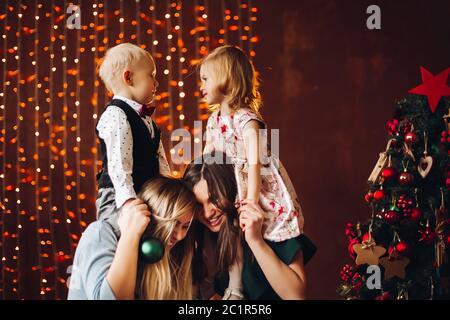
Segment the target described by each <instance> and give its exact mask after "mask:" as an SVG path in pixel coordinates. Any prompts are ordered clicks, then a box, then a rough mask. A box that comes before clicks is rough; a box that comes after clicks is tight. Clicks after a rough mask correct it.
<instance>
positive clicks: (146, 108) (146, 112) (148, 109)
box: [139, 104, 156, 118]
mask: <svg viewBox="0 0 450 320" xmlns="http://www.w3.org/2000/svg"><path fill="white" fill-rule="evenodd" d="M155 109H156V107H152V106H150V105H147V104H143V105H142V107H141V109H140V110H139V115H140V116H141V117H143V118H144V117H147V116H148V117H151V116H152V114H153V112H154V111H155Z"/></svg>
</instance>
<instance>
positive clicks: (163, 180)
mask: <svg viewBox="0 0 450 320" xmlns="http://www.w3.org/2000/svg"><path fill="white" fill-rule="evenodd" d="M138 197H139V198H140V199H142V200H143V201H144V202H145V203H147V205H148V206H149V209H150V212H151V213H152V216H151V222H150V225H149V227H148V228H147V231H146V232H147V234H150V235H152V236H153V237H155V238H158V239H159V240H161V242H162V243H163V245H164V246H165V247H167V243H168V242H169V240H170V238H171V235H172V232H173V231H174V229H175V226H176V223H177V219H178V218H180V217H181V216H183V215H184V214H186V213H188V212H192V213H193V214H194V215H195V214H197V212H198V211H199V210H200V207H199V205H198V203H197V201H196V199H195V195H194V194H193V193H192V191H191V190H190V189H189V188H188V187H187V186H186V185H185V184H184V183H183V181H181V180H179V179H174V178H168V177H157V178H154V179H152V180H150V181H149V182H147V183H146V184H145V185H144V186H143V187H142V191H141V192H140V193H139V195H138ZM193 250H194V241H193V236H192V232H189V231H188V233H187V235H186V237H185V238H184V239H183V240H181V241H179V242H178V243H177V244H176V245H175V246H174V247H173V248H172V249H171V250H170V251H169V250H166V251H165V252H164V256H163V258H162V259H161V260H160V261H159V262H157V263H154V264H148V265H146V266H145V267H144V270H143V275H142V282H141V286H140V288H141V289H140V298H141V299H146V300H169V299H170V300H171V299H174V300H180V299H192V257H193Z"/></svg>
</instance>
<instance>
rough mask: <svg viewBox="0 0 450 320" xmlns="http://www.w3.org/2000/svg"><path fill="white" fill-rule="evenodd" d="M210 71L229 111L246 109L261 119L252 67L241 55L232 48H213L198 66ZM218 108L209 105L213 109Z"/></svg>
mask: <svg viewBox="0 0 450 320" xmlns="http://www.w3.org/2000/svg"><path fill="white" fill-rule="evenodd" d="M202 66H203V67H206V68H207V69H208V70H210V72H211V74H212V76H213V77H214V80H216V82H217V83H218V89H219V92H220V93H221V94H222V95H224V96H225V97H226V98H227V99H228V103H229V105H230V107H231V108H232V109H233V110H237V109H239V108H242V107H247V108H250V109H251V110H252V111H253V112H255V113H256V114H257V115H258V116H261V115H260V113H259V109H260V108H261V105H262V101H261V94H260V92H259V81H258V75H257V73H256V70H255V67H254V66H253V63H252V62H251V61H250V59H249V58H248V57H247V56H246V55H245V53H244V52H243V51H242V50H241V49H240V48H238V47H236V46H231V45H225V46H221V47H218V48H216V49H214V50H213V51H212V52H211V53H210V54H209V55H207V56H206V57H205V58H204V59H203V60H202V61H201V62H200V64H199V67H202ZM217 108H218V106H212V107H211V110H212V111H213V110H216V109H217Z"/></svg>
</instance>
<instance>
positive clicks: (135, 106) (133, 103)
mask: <svg viewBox="0 0 450 320" xmlns="http://www.w3.org/2000/svg"><path fill="white" fill-rule="evenodd" d="M113 99H119V100H122V101H124V102H126V103H128V104H129V105H130V107H132V108H133V109H134V110H135V111H136V112H137V113H139V111H140V110H141V107H142V104H141V103H139V102H137V101H134V100H131V99H128V98H126V97H124V96H121V95H118V94H115V95H114V96H113Z"/></svg>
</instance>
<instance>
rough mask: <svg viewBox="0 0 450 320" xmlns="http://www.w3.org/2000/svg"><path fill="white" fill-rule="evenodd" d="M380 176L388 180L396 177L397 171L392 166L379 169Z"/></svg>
mask: <svg viewBox="0 0 450 320" xmlns="http://www.w3.org/2000/svg"><path fill="white" fill-rule="evenodd" d="M381 176H382V177H383V178H384V180H385V181H390V180H393V179H395V178H396V177H397V171H396V170H395V169H394V168H392V167H387V168H384V169H383V170H382V171H381Z"/></svg>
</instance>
